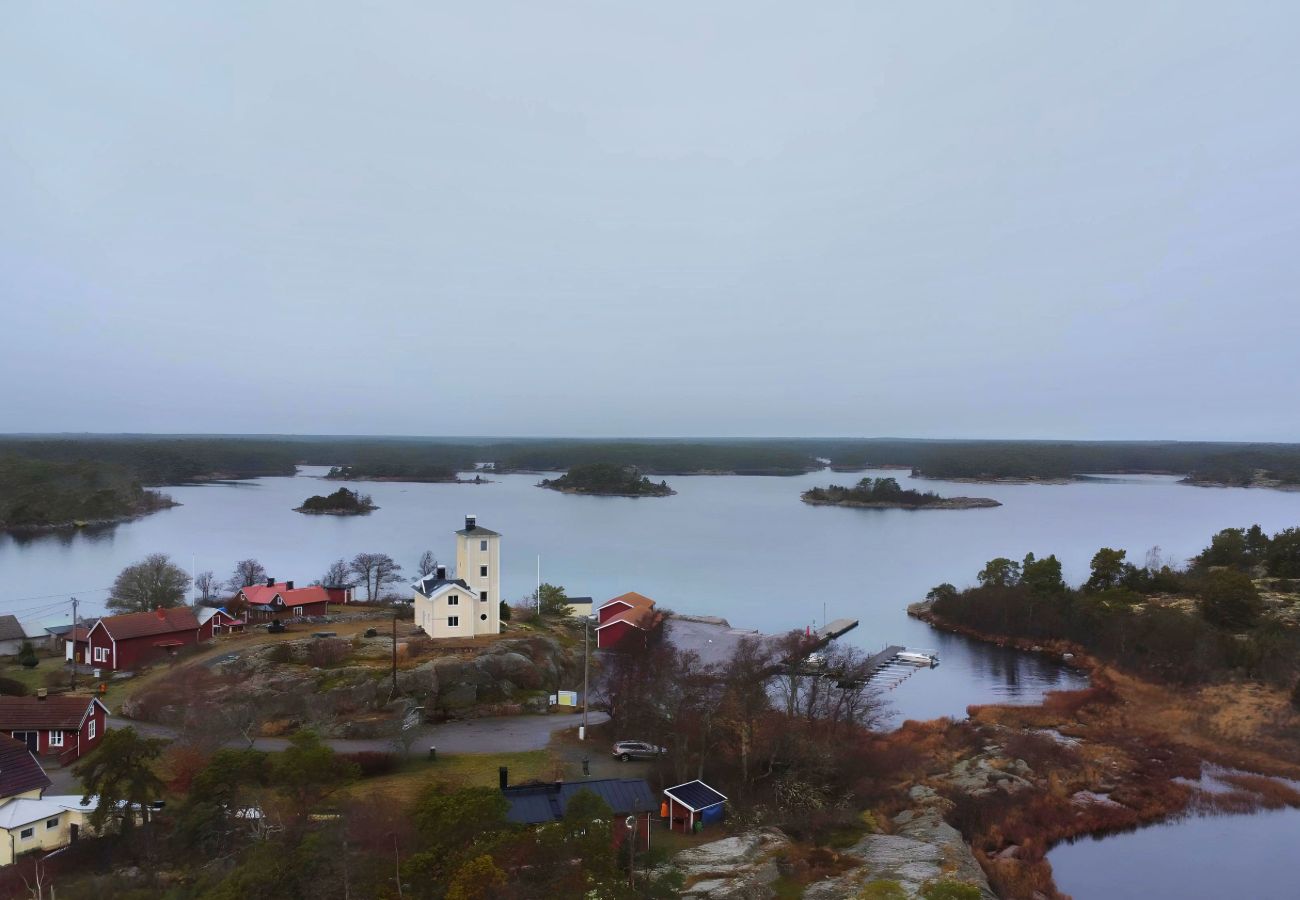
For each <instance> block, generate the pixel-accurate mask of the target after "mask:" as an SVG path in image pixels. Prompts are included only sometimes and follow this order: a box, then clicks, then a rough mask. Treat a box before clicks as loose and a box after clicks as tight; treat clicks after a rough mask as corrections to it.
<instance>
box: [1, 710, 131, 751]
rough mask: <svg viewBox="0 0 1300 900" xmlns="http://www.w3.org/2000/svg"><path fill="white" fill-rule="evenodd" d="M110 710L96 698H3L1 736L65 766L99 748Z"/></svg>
mask: <svg viewBox="0 0 1300 900" xmlns="http://www.w3.org/2000/svg"><path fill="white" fill-rule="evenodd" d="M107 716H108V708H107V707H106V706H104V704H102V703H100V702H99V701H98V700H97V699H95V698H94V697H79V696H77V695H75V694H61V695H57V696H54V697H44V696H41V695H40V694H37V695H36V696H35V697H0V733H3V734H6V735H9V736H11V737H12V738H14V740H18V741H22V742H24V743H25V744H26V745H27V749H28V750H30V751H32V753H34V754H36V755H37V756H57V757H58V758H59V762H60V763H62V764H64V765H66V764H68V763H71V762H73V761H74V760H76V759H77V758H78V757H80V756H81V755H82V754H84V753H89V752H90V751H91V750H93V749H95V747H96V746H98V745H99V741H100V739H101V738H102V737H103V736H104V725H105V723H104V719H105V718H106V717H107Z"/></svg>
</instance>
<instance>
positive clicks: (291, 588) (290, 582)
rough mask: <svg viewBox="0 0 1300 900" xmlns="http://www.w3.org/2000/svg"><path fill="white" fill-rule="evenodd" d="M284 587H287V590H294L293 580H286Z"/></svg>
mask: <svg viewBox="0 0 1300 900" xmlns="http://www.w3.org/2000/svg"><path fill="white" fill-rule="evenodd" d="M284 589H285V590H286V591H291V590H293V582H292V581H286V582H285V583H284Z"/></svg>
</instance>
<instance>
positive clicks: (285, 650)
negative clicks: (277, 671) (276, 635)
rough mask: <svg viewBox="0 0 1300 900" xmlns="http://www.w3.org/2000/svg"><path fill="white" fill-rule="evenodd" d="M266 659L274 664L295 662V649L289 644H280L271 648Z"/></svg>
mask: <svg viewBox="0 0 1300 900" xmlns="http://www.w3.org/2000/svg"><path fill="white" fill-rule="evenodd" d="M266 658H267V659H268V660H269V661H271V662H273V663H289V662H293V648H292V647H290V646H289V645H288V644H287V643H279V644H276V645H275V646H274V647H272V648H271V651H270V652H269V653H267V654H266Z"/></svg>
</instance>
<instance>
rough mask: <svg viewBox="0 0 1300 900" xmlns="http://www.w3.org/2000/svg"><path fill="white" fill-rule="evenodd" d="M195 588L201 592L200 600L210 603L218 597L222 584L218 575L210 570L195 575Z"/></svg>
mask: <svg viewBox="0 0 1300 900" xmlns="http://www.w3.org/2000/svg"><path fill="white" fill-rule="evenodd" d="M194 588H195V590H197V591H198V592H199V602H200V603H209V602H211V601H212V600H215V599H216V597H217V592H218V591H219V590H221V585H220V584H219V583H218V582H217V576H216V575H213V574H212V572H211V570H209V571H207V572H200V573H199V574H198V575H196V576H194Z"/></svg>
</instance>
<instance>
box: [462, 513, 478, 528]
mask: <svg viewBox="0 0 1300 900" xmlns="http://www.w3.org/2000/svg"><path fill="white" fill-rule="evenodd" d="M477 524H478V516H466V517H465V530H466V531H473V530H474V528H475V526H476V525H477Z"/></svg>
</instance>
